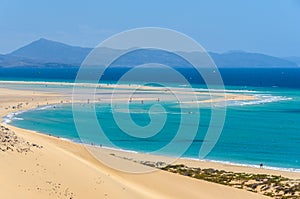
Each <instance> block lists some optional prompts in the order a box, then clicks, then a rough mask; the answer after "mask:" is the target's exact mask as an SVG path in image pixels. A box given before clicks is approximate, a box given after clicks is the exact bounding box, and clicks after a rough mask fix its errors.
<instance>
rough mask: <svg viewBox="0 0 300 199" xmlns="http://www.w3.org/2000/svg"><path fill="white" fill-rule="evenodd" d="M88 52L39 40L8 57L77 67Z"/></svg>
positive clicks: (62, 44) (54, 42) (87, 50)
mask: <svg viewBox="0 0 300 199" xmlns="http://www.w3.org/2000/svg"><path fill="white" fill-rule="evenodd" d="M90 51H91V49H89V48H81V47H76V46H70V45H67V44H64V43H61V42H57V41H52V40H49V39H45V38H40V39H38V40H36V41H33V42H31V43H30V44H28V45H25V46H24V47H22V48H19V49H17V50H15V51H13V52H12V53H10V54H8V55H9V56H14V57H20V58H28V59H32V60H36V61H38V62H39V63H60V64H75V65H79V64H80V63H81V62H82V61H83V59H84V58H85V57H86V56H87V54H88V53H89V52H90Z"/></svg>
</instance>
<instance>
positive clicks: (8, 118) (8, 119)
mask: <svg viewBox="0 0 300 199" xmlns="http://www.w3.org/2000/svg"><path fill="white" fill-rule="evenodd" d="M21 113H24V111H18V112H14V113H10V114H8V115H7V116H5V117H3V124H9V123H11V122H12V121H13V120H24V119H23V118H20V117H16V116H17V115H19V114H21Z"/></svg>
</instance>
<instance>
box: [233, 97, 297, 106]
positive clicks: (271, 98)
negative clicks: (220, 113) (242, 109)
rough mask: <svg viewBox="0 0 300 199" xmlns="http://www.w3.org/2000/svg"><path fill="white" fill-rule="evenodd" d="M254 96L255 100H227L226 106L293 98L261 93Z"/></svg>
mask: <svg viewBox="0 0 300 199" xmlns="http://www.w3.org/2000/svg"><path fill="white" fill-rule="evenodd" d="M254 97H255V98H256V100H247V101H243V100H241V101H228V102H227V106H246V105H258V104H266V103H272V102H279V101H288V100H292V99H293V98H290V97H285V96H274V95H263V94H257V95H254Z"/></svg>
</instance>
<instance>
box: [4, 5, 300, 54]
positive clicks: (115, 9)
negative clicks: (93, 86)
mask: <svg viewBox="0 0 300 199" xmlns="http://www.w3.org/2000/svg"><path fill="white" fill-rule="evenodd" d="M299 24H300V0H218V1H217V0H205V1H204V0H203V1H201V0H195V1H179V0H178V1H176V0H170V1H167V0H151V1H143V0H136V1H133V0H125V1H122V0H118V1H117V0H107V1H97V0H87V1H75V0H73V1H72V0H48V1H46V0H44V1H43V0H19V1H17V0H0V44H1V45H0V53H8V52H10V51H12V50H14V49H16V48H18V47H20V46H22V45H25V44H27V43H29V42H31V41H33V40H36V39H38V38H41V37H44V38H48V39H51V40H56V41H61V42H65V43H68V44H72V45H80V46H89V47H93V46H95V45H97V44H98V43H99V42H101V41H102V40H103V39H105V38H107V37H108V36H111V35H112V34H115V33H118V32H120V31H124V30H127V29H130V28H137V27H144V26H158V27H165V28H171V29H175V30H177V31H180V32H183V33H185V34H187V35H189V36H191V37H192V38H194V39H195V40H197V41H198V42H199V43H200V44H201V45H202V46H203V47H204V48H206V49H207V50H210V51H216V52H224V51H228V50H245V51H251V52H261V53H266V54H271V55H276V56H290V55H296V56H300V25H299Z"/></svg>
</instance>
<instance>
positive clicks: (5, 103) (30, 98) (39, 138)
mask: <svg viewBox="0 0 300 199" xmlns="http://www.w3.org/2000/svg"><path fill="white" fill-rule="evenodd" d="M0 93H1V94H2V95H3V96H5V98H2V99H1V107H0V117H1V118H3V117H5V116H6V115H8V114H11V113H12V112H14V111H16V109H18V110H17V111H26V110H29V109H34V108H36V107H38V106H39V107H40V106H46V105H50V104H61V103H70V101H71V98H70V97H69V96H67V95H62V94H60V93H51V92H37V91H30V90H29V91H28V90H26V91H24V90H11V89H3V88H1V89H0ZM20 104H22V105H21V107H19V108H16V107H17V106H18V105H20ZM1 125H3V126H5V127H7V128H9V129H11V130H12V131H14V132H15V133H16V135H17V136H20V137H22V138H23V139H25V140H29V141H30V142H33V143H38V144H39V145H41V146H43V149H34V153H33V154H29V155H27V157H25V158H24V157H23V158H22V160H19V159H18V157H19V156H20V155H19V154H14V153H8V154H4V156H5V157H4V158H2V159H1V165H4V164H6V161H7V160H9V161H11V162H13V163H17V164H19V163H18V162H22V161H23V162H22V163H24V162H25V163H24V165H26V164H29V162H30V161H33V162H34V163H35V165H37V164H41V163H37V161H36V159H38V157H40V156H41V157H44V156H47V157H46V158H45V160H40V161H41V162H43V164H45V165H48V169H49V170H51V169H52V172H53V171H56V170H55V168H56V169H58V170H57V171H56V172H58V171H59V173H60V174H61V175H64V172H66V171H67V170H68V169H70V168H69V167H70V166H71V165H70V164H69V163H66V162H67V161H68V160H70V162H71V163H76V164H77V163H78V164H79V165H81V164H83V165H85V166H83V165H81V166H78V167H80V168H78V167H74V168H72V169H71V170H72V175H74V174H78V171H79V170H80V169H83V168H81V167H88V169H87V168H85V169H83V170H85V171H87V170H88V173H89V172H90V176H88V177H90V178H91V179H93V177H92V176H93V175H94V174H95V173H97V172H100V173H101V175H102V174H103V173H109V174H108V175H110V176H114V177H113V178H112V179H110V178H108V179H106V180H107V181H108V182H111V183H112V184H113V185H111V187H110V188H107V190H110V191H108V192H110V194H112V195H113V194H114V193H113V192H114V191H113V190H115V186H116V184H120V183H121V184H122V185H124V187H126V188H128V190H129V191H128V192H126V194H128V196H138V197H140V198H151V197H153V196H157V198H166V197H170V196H174V198H181V196H183V195H189V196H190V198H199V197H198V196H199V194H202V195H204V196H207V197H203V198H226V196H227V197H228V198H235V197H233V196H234V195H235V196H237V195H238V196H239V197H236V198H240V197H244V198H265V197H264V196H262V195H259V194H253V193H249V192H246V191H244V190H238V189H235V188H232V187H226V186H225V187H226V188H224V187H223V186H221V187H220V186H219V185H217V184H213V183H209V182H204V181H201V180H194V179H189V178H187V179H186V178H185V177H181V176H177V175H175V174H171V173H165V172H163V171H155V172H152V173H148V174H141V175H139V177H137V176H136V175H132V174H126V173H123V172H120V171H116V170H114V169H111V168H109V167H107V166H105V165H104V164H103V163H101V162H99V161H98V160H96V159H95V158H94V157H93V156H92V155H91V154H90V153H89V152H88V151H87V149H86V148H85V146H83V145H81V144H78V143H73V142H71V141H68V140H65V139H58V138H56V137H53V136H48V135H45V134H41V133H38V132H34V131H30V130H25V129H21V128H18V127H14V126H11V125H9V124H3V123H1ZM44 150H46V151H44ZM100 151H101V155H103V156H104V157H109V158H111V155H110V154H112V153H114V154H116V155H117V156H119V157H126V158H132V159H136V160H139V161H143V160H147V161H152V160H153V161H164V160H168V161H169V160H170V158H171V157H166V156H154V155H148V154H143V153H128V152H125V151H117V150H113V149H106V148H104V147H102V148H101V149H100ZM60 152H61V153H62V154H59V153H60ZM0 155H2V154H0ZM29 156H32V157H29ZM56 156H57V157H56ZM28 157H29V158H28ZM47 158H50V159H51V160H52V161H55V158H57V159H59V158H61V161H62V160H63V161H62V162H63V163H61V164H66V165H67V166H66V167H65V169H61V168H57V165H55V166H53V165H51V162H49V161H50V160H49V159H47ZM114 158H115V157H114ZM66 159H68V160H66ZM28 161H29V162H28ZM117 161H118V162H119V161H121V162H122V163H121V164H124V165H127V164H129V166H130V167H136V168H137V169H138V168H140V167H142V169H143V168H144V166H143V165H138V164H136V163H131V162H130V163H128V161H126V160H122V158H117ZM174 163H176V164H184V165H187V166H191V167H200V168H214V169H220V170H226V171H232V172H245V173H258V174H260V173H263V174H269V175H281V176H285V177H288V178H292V179H299V178H300V173H298V172H287V171H279V170H270V169H264V168H263V169H260V168H253V167H244V166H239V165H229V164H223V163H218V162H209V161H198V160H190V159H184V158H180V159H178V160H177V161H175V162H174ZM19 166H21V165H17V166H16V167H19ZM29 168H32V167H30V166H29ZM11 169H13V168H9V167H7V166H5V167H4V169H3V171H2V172H6V174H5V175H4V174H3V176H8V177H9V174H11V173H10V171H11V172H16V169H13V170H11ZM53 169H54V170H53ZM2 172H1V174H2ZM94 172H95V173H94ZM49 173H51V172H49ZM49 173H46V174H45V176H47V177H46V178H47V179H48V178H52V179H57V178H59V179H60V180H59V181H62V182H64V183H65V184H68V186H70V187H73V189H74V193H73V192H72V193H73V194H74V198H77V197H78V198H82V196H83V195H84V193H83V192H80V191H78V190H77V191H75V190H76V189H77V188H78V189H79V190H80V188H79V187H80V186H79V187H78V185H77V184H74V182H72V180H69V179H68V177H67V175H65V177H66V179H68V180H62V179H61V178H62V177H61V176H59V177H58V176H56V175H51V174H49ZM98 174H99V173H98ZM70 175H71V174H70ZM96 175H97V174H96ZM12 176H14V175H12ZM125 176H126V178H129V179H130V180H128V182H127V181H126V182H125V181H124V177H125ZM69 177H70V176H69ZM81 177H82V179H85V180H86V179H87V178H88V177H83V176H82V175H78V176H77V177H76V178H81ZM161 177H164V178H166V180H170V179H173V178H174V180H176V181H177V182H178V183H179V184H180V183H182V184H185V185H187V184H188V185H189V186H190V187H191V190H189V191H188V190H182V189H179V190H177V191H176V193H172V194H170V193H168V191H166V190H168V189H172V188H171V187H172V186H171V184H166V185H164V186H162V188H158V187H155V188H156V189H157V190H155V191H152V192H151V191H150V190H149V189H146V188H145V187H147V186H148V185H149V184H148V183H146V182H144V181H148V180H149V181H150V182H155V181H156V180H158V179H160V178H161ZM10 179H11V180H10V182H9V183H7V184H8V186H10V188H9V190H11V189H12V188H17V187H18V185H17V184H18V182H17V181H18V180H19V179H22V178H16V179H14V177H10ZM36 180H37V179H36V178H34V180H33V181H30V180H29V181H28V179H24V180H23V183H24V184H26V185H27V186H30V183H32V182H35V181H36ZM43 180H44V179H43ZM37 181H38V180H37ZM62 182H61V183H62ZM40 183H41V182H40ZM43 183H45V182H44V181H43ZM114 183H115V184H114ZM145 183H146V184H145ZM127 184H129V185H130V186H129V185H127ZM125 185H126V186H125ZM13 186H16V187H13ZM20 186H21V185H20ZM151 186H152V188H154V187H153V185H151ZM199 186H203V187H205V188H203V189H199ZM76 187H77V188H76ZM93 187H94V185H93ZM112 187H113V188H112ZM124 187H123V188H124ZM197 187H198V188H197ZM208 187H211V188H208ZM126 188H125V189H126ZM32 189H37V188H34V187H31V188H30V190H32ZM89 189H90V187H85V189H84V190H85V191H86V190H89ZM135 189H138V190H139V191H136V190H135ZM197 189H199V190H197ZM210 189H212V190H211V192H210V191H208V190H210ZM224 189H225V190H224ZM40 190H42V188H40ZM45 190H47V189H46V188H45ZM105 191H106V190H98V191H97V190H94V189H91V190H89V191H88V192H87V194H86V196H88V197H87V198H94V197H95V196H96V195H97V194H103V193H104V192H105ZM123 191H124V189H122V190H120V191H115V194H121V195H122V194H124V193H123ZM219 191H220V193H221V192H222V193H221V194H220V195H219V197H218V196H217V195H216V192H219ZM23 192H26V193H27V196H29V195H28V194H29V193H28V190H20V193H23ZM75 192H76V194H75ZM144 192H145V193H147V194H145V193H144ZM164 192H167V193H165V194H166V195H164V194H163V193H164ZM224 192H225V193H224ZM1 193H2V190H1ZM51 193H52V192H51ZM61 193H62V191H61ZM94 194H95V195H94ZM4 195H5V194H4ZM25 195H26V194H25ZM46 195H47V197H49V198H53V196H54V195H55V193H52V194H50V195H49V193H48V192H47V191H46V192H42V191H39V190H35V192H34V196H33V197H32V198H39V197H40V196H46ZM30 196H32V193H31V192H30ZM75 196H77V197H75ZM104 196H105V193H104ZM119 196H120V195H119ZM222 196H224V197H222ZM25 198H26V197H25ZM28 198H29V197H28ZM112 198H114V197H113V196H112ZM200 198H201V197H200Z"/></svg>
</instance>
